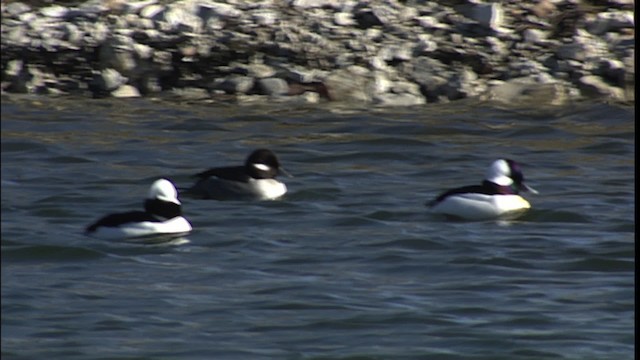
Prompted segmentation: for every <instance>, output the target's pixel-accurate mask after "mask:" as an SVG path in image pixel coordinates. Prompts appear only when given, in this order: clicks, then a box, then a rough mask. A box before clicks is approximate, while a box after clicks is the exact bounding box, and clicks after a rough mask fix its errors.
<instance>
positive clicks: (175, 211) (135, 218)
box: [85, 179, 192, 240]
mask: <svg viewBox="0 0 640 360" xmlns="http://www.w3.org/2000/svg"><path fill="white" fill-rule="evenodd" d="M144 209H145V211H129V212H123V213H115V214H110V215H106V216H104V217H102V218H101V219H99V220H98V221H96V222H95V223H93V224H92V225H90V226H88V227H87V228H86V230H85V234H86V235H89V236H92V237H96V238H100V239H107V240H114V239H123V240H124V239H133V238H148V237H156V236H162V237H167V236H169V237H179V236H183V235H186V234H188V233H189V232H191V230H192V228H191V224H190V223H189V221H187V219H185V218H184V217H183V216H182V204H181V203H180V201H179V200H178V191H177V190H176V188H175V186H174V185H173V183H171V181H169V180H167V179H158V180H156V181H155V182H154V183H153V184H152V185H151V188H150V189H149V195H148V197H147V199H146V200H145V202H144Z"/></svg>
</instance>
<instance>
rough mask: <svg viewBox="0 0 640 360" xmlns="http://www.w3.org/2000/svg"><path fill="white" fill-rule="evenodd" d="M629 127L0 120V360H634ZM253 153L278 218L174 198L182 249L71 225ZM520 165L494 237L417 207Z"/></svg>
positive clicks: (48, 108) (119, 105)
mask: <svg viewBox="0 0 640 360" xmlns="http://www.w3.org/2000/svg"><path fill="white" fill-rule="evenodd" d="M634 116H635V108H625V107H618V106H613V105H606V104H576V105H572V106H567V107H563V108H549V109H507V108H498V107H496V106H494V105H491V104H484V103H475V102H454V103H451V104H442V105H427V106H421V107H415V108H404V109H366V108H347V107H335V106H333V105H331V104H329V105H318V106H313V107H302V108H301V107H294V106H290V105H286V104H284V105H282V104H274V105H269V106H251V107H247V106H238V105H233V104H198V103H191V104H177V103H171V102H155V101H151V100H120V101H117V100H86V99H80V100H78V99H75V100H63V99H51V98H37V97H36V98H31V97H26V98H15V97H12V98H3V101H2V188H1V190H2V329H1V330H2V331H1V334H2V335H1V336H2V346H1V347H2V358H3V360H4V359H474V360H476V359H632V358H633V354H634V330H635V329H634V318H635V311H634V307H635V302H634V292H635V291H634V266H635V256H634V254H635V243H634V237H635V221H634V211H635V197H634V196H635V189H634V182H635V141H634V137H635V123H634ZM258 147H268V148H271V149H272V150H274V151H275V152H276V153H277V154H278V156H279V157H280V160H281V162H282V163H283V165H284V166H285V168H286V169H287V170H288V171H289V172H290V173H292V174H293V175H294V177H292V178H286V177H285V178H283V179H282V180H283V181H285V182H286V183H287V186H288V188H289V193H288V194H287V196H285V198H283V199H281V200H279V201H267V202H249V201H225V202H220V201H207V200H196V199H190V198H188V197H183V198H182V202H183V205H184V212H185V216H186V217H187V218H188V219H189V220H190V221H191V223H192V224H193V226H194V232H193V233H192V234H190V235H189V236H187V238H186V239H185V240H187V241H185V242H183V243H182V244H155V245H150V244H135V243H124V242H107V241H101V240H95V239H91V238H87V237H84V236H83V235H82V230H83V229H84V227H85V226H86V225H88V224H90V223H91V222H93V221H94V220H96V219H97V218H98V217H100V216H102V215H104V214H106V213H110V212H116V211H127V210H137V209H141V207H142V201H143V199H144V197H145V196H146V193H147V189H148V186H149V185H150V184H151V182H152V181H153V180H154V179H156V178H158V177H161V176H166V177H169V178H171V179H172V180H173V181H174V182H175V183H176V184H177V185H178V186H179V187H188V186H189V185H191V183H192V179H191V178H190V177H189V176H190V175H192V174H195V173H197V172H200V171H202V170H205V169H207V168H210V167H214V166H223V165H234V164H239V163H241V162H243V161H244V158H245V157H246V155H247V154H248V153H249V152H250V151H251V150H253V149H255V148H258ZM498 157H510V158H513V159H516V160H517V161H519V162H520V163H522V166H523V169H524V173H525V177H526V178H527V181H528V183H529V184H530V185H532V186H533V187H535V188H536V189H537V190H539V191H540V194H539V195H535V196H534V195H531V196H527V197H528V200H529V201H530V202H531V204H532V206H533V208H532V209H531V210H530V211H529V212H528V213H527V214H525V215H524V216H523V217H521V218H519V219H517V220H512V221H486V222H462V221H450V220H447V219H443V218H440V217H438V216H436V215H432V214H429V213H428V211H427V208H426V207H425V206H424V203H425V202H426V201H428V200H431V199H432V198H433V197H434V196H436V195H438V194H439V193H440V192H441V191H442V190H445V189H447V188H450V187H452V186H456V185H468V184H474V183H478V182H480V181H481V180H482V176H483V175H484V172H485V168H486V167H487V166H488V165H489V164H490V163H491V162H492V161H493V160H494V159H496V158H498Z"/></svg>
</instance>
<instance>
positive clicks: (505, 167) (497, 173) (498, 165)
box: [485, 159, 538, 194]
mask: <svg viewBox="0 0 640 360" xmlns="http://www.w3.org/2000/svg"><path fill="white" fill-rule="evenodd" d="M485 179H486V180H487V181H491V182H492V183H495V184H497V185H500V186H510V187H512V188H513V189H514V191H515V192H516V193H518V192H520V191H528V192H531V193H533V194H537V193H538V191H536V190H535V189H534V188H532V187H530V186H528V185H527V184H525V183H524V175H523V174H522V169H521V168H520V165H519V164H518V163H517V162H515V161H513V160H511V159H498V160H496V161H494V162H493V164H491V166H490V167H489V170H488V171H487V175H486V177H485Z"/></svg>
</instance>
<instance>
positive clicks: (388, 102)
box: [373, 93, 427, 106]
mask: <svg viewBox="0 0 640 360" xmlns="http://www.w3.org/2000/svg"><path fill="white" fill-rule="evenodd" d="M373 100H374V104H377V105H380V106H415V105H424V104H426V103H427V101H426V99H425V98H424V97H423V96H420V95H414V94H407V93H404V94H391V93H389V94H380V95H376V96H375V97H374V98H373Z"/></svg>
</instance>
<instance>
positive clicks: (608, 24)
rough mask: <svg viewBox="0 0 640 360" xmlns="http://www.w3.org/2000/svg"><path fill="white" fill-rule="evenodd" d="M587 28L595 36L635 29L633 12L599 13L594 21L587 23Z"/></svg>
mask: <svg viewBox="0 0 640 360" xmlns="http://www.w3.org/2000/svg"><path fill="white" fill-rule="evenodd" d="M586 28H587V30H588V31H589V32H590V33H592V34H595V35H601V34H604V33H607V32H610V31H617V30H620V29H624V28H635V21H634V17H633V11H611V12H599V13H598V14H597V15H596V17H595V18H594V19H592V20H590V21H587V24H586Z"/></svg>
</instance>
